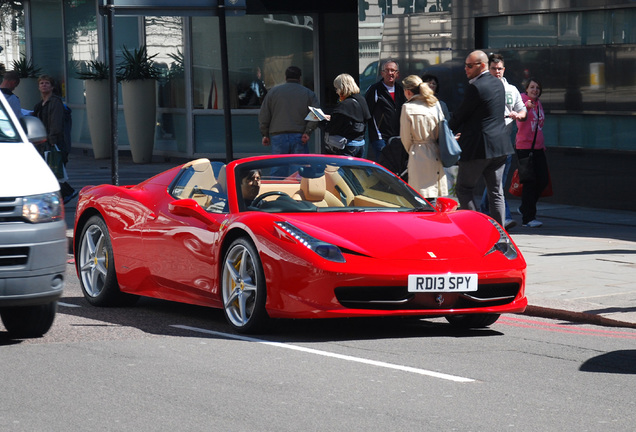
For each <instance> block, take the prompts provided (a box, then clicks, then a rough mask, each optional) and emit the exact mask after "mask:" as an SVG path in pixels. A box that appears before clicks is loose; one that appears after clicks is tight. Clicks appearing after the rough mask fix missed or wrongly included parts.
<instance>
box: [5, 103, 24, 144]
mask: <svg viewBox="0 0 636 432" xmlns="http://www.w3.org/2000/svg"><path fill="white" fill-rule="evenodd" d="M0 141H5V142H6V141H8V142H17V141H20V136H19V135H18V131H17V130H15V127H13V123H12V122H11V120H10V119H9V115H8V114H7V112H6V111H5V109H4V107H3V106H2V105H0Z"/></svg>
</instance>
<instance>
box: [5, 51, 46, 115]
mask: <svg viewBox="0 0 636 432" xmlns="http://www.w3.org/2000/svg"><path fill="white" fill-rule="evenodd" d="M11 69H13V70H14V71H16V72H17V73H18V75H19V76H20V85H19V86H18V87H17V88H16V89H15V90H14V93H15V94H16V95H17V96H18V97H19V98H20V105H22V108H24V109H31V110H32V109H33V107H34V106H35V104H37V103H38V102H40V99H41V98H42V97H41V95H40V89H39V88H38V76H40V74H41V73H42V69H40V68H39V67H38V66H36V65H35V64H34V63H33V60H32V59H29V60H27V58H26V57H25V56H22V57H20V59H19V60H13V62H11Z"/></svg>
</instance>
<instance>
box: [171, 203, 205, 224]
mask: <svg viewBox="0 0 636 432" xmlns="http://www.w3.org/2000/svg"><path fill="white" fill-rule="evenodd" d="M168 211H169V212H170V213H172V214H173V215H176V216H185V217H193V218H196V219H198V220H200V221H202V222H205V223H208V224H209V223H212V220H211V219H210V218H209V217H208V213H207V212H206V211H205V210H204V209H203V207H201V206H200V205H199V203H198V202H196V200H193V199H192V198H186V199H180V200H176V201H173V202H171V203H170V204H168Z"/></svg>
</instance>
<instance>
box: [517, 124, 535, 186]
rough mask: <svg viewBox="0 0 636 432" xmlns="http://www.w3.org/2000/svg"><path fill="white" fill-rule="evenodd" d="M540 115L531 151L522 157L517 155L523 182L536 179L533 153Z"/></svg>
mask: <svg viewBox="0 0 636 432" xmlns="http://www.w3.org/2000/svg"><path fill="white" fill-rule="evenodd" d="M538 118H539V116H538V115H537V128H536V129H535V130H534V138H533V139H532V146H531V147H530V153H528V156H526V157H523V158H520V157H517V166H518V168H517V169H518V170H519V181H520V182H521V183H524V182H527V181H532V180H534V179H535V175H534V163H533V160H532V153H533V152H534V144H535V143H536V142H537V132H538V131H539V120H538Z"/></svg>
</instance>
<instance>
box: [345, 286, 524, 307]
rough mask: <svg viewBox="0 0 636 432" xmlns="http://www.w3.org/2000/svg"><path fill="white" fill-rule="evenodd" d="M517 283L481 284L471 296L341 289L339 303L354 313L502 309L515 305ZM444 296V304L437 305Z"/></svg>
mask: <svg viewBox="0 0 636 432" xmlns="http://www.w3.org/2000/svg"><path fill="white" fill-rule="evenodd" d="M519 289H520V286H519V284H517V283H503V284H479V287H478V289H477V291H473V292H469V293H410V292H408V289H407V287H406V286H379V287H378V286H366V287H364V286H362V287H361V286H356V287H338V288H336V289H335V294H336V299H337V300H338V302H340V304H341V305H342V306H344V307H346V308H350V309H376V310H417V309H449V308H453V309H467V308H472V307H479V306H481V307H486V306H500V305H504V304H507V303H511V302H512V301H513V300H514V299H515V297H516V296H517V294H518V293H519ZM438 294H442V296H443V297H444V302H443V303H442V304H441V305H440V304H439V303H438V302H437V301H436V297H437V295H438Z"/></svg>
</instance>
